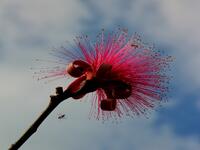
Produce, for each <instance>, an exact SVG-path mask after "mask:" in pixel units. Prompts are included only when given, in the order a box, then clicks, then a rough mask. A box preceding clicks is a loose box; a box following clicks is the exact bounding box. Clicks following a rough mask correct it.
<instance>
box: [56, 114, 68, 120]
mask: <svg viewBox="0 0 200 150" xmlns="http://www.w3.org/2000/svg"><path fill="white" fill-rule="evenodd" d="M65 118H66V115H65V114H58V119H59V120H61V119H65Z"/></svg>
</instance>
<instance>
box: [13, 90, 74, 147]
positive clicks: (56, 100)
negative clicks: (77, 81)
mask: <svg viewBox="0 0 200 150" xmlns="http://www.w3.org/2000/svg"><path fill="white" fill-rule="evenodd" d="M56 94H57V95H53V96H50V102H49V105H48V106H47V108H46V109H45V110H44V111H43V112H42V114H41V115H40V116H39V117H38V118H37V119H36V120H35V122H34V123H33V124H32V125H31V126H30V127H29V128H28V130H27V131H26V132H25V133H24V134H23V135H22V136H21V138H19V139H18V141H17V142H16V143H15V144H12V145H11V147H10V148H9V150H17V149H18V148H20V146H22V145H23V144H24V143H25V142H26V141H27V140H28V138H29V137H31V136H32V135H33V134H34V133H35V132H36V131H37V129H38V127H39V126H40V125H41V123H42V122H43V121H44V120H45V119H46V118H47V116H48V115H49V114H50V113H51V112H52V111H53V110H54V109H55V108H56V107H57V106H58V105H59V104H60V103H61V102H62V101H63V100H65V99H67V98H69V97H71V94H70V92H68V90H66V91H65V92H63V89H62V87H57V88H56Z"/></svg>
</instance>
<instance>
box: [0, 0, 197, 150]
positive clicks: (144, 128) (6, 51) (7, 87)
mask: <svg viewBox="0 0 200 150" xmlns="http://www.w3.org/2000/svg"><path fill="white" fill-rule="evenodd" d="M199 14H200V1H199V0H176V1H175V0H123V1H122V0H101V1H97V0H96V1H94V0H93V1H92V0H56V1H53V0H0V83H1V87H0V149H2V150H4V149H5V150H6V149H8V147H9V146H10V144H12V143H13V142H15V141H16V140H17V138H19V136H20V135H21V134H22V133H23V132H24V131H25V130H26V128H27V127H28V126H29V125H30V124H31V123H32V122H33V120H35V118H36V117H37V116H38V115H39V114H40V112H41V111H42V110H43V109H44V108H45V107H46V106H47V104H48V100H49V98H48V97H49V95H50V94H53V93H54V88H55V87H56V86H59V85H61V86H66V84H67V83H64V82H61V81H55V82H50V83H48V84H45V83H44V82H37V81H36V80H35V79H33V78H32V75H33V72H32V71H31V70H30V67H32V66H35V65H36V62H35V61H33V60H34V59H37V58H42V57H44V56H47V55H49V54H48V53H49V51H50V50H51V49H52V48H53V47H59V46H60V45H62V44H63V43H65V41H67V40H69V41H70V40H71V41H72V39H73V38H74V37H75V36H77V35H80V34H82V33H84V34H87V35H90V36H91V37H94V36H95V35H96V34H97V33H98V32H99V31H100V30H101V29H102V28H104V29H105V30H106V31H108V32H110V31H113V30H114V29H115V28H116V27H117V26H118V25H120V26H123V27H126V28H128V29H129V32H130V33H134V32H137V33H138V34H140V35H141V37H142V38H143V39H144V40H145V41H146V42H148V43H153V44H155V46H156V48H157V49H161V50H164V51H166V52H167V53H168V54H170V55H173V56H175V57H176V60H175V62H174V64H173V68H172V74H173V76H174V78H173V82H172V83H171V88H172V90H171V92H170V98H169V100H168V102H167V103H165V104H163V106H162V107H160V108H157V109H156V111H152V112H151V114H149V115H148V118H149V119H147V118H145V117H142V116H141V117H135V118H132V119H122V121H121V122H119V123H112V122H109V123H102V122H100V121H96V120H89V119H88V112H89V108H90V102H88V101H87V102H83V103H82V102H79V101H72V100H69V101H66V102H63V103H62V104H61V105H60V106H59V107H58V108H57V109H56V110H55V111H54V112H53V113H52V114H51V115H50V116H49V117H48V118H47V119H46V120H45V122H44V123H43V124H42V125H41V127H40V128H39V130H38V132H37V133H36V134H34V135H33V136H32V137H31V138H30V139H29V140H28V141H27V142H26V143H25V144H24V145H23V146H22V147H21V149H22V150H36V149H42V150H55V149H59V150H66V149H69V150H79V149H81V150H88V149H93V150H107V149H113V150H122V149H125V150H197V149H199V147H200V128H199V126H200V92H199V91H200V41H199V39H200V29H199V27H200V17H199ZM60 113H61V114H62V113H64V114H66V119H63V120H58V119H57V117H58V114H60Z"/></svg>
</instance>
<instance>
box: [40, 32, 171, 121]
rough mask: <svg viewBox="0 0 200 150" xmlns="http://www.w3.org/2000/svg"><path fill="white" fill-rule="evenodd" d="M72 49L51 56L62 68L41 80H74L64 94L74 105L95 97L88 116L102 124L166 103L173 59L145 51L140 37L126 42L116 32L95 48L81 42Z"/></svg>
mask: <svg viewBox="0 0 200 150" xmlns="http://www.w3.org/2000/svg"><path fill="white" fill-rule="evenodd" d="M75 46H76V47H75V48H73V49H68V48H65V47H62V48H60V49H59V50H57V51H55V55H56V56H57V58H59V59H61V60H60V61H59V65H63V67H57V68H56V69H54V70H51V72H48V75H47V76H44V78H49V77H56V76H61V75H68V76H71V77H74V78H76V79H75V81H74V82H72V83H71V84H70V85H69V86H68V88H67V89H68V90H70V91H71V92H72V93H73V94H74V96H72V97H73V98H74V99H79V98H82V97H83V96H84V95H86V94H87V93H89V92H95V93H96V94H95V97H93V99H92V108H91V116H95V117H96V118H97V119H101V118H102V119H106V118H110V117H121V116H123V115H127V116H133V115H139V114H144V112H145V110H146V109H149V108H153V107H154V106H155V105H156V104H157V103H159V102H160V101H161V100H162V99H164V98H165V97H166V94H167V91H168V87H167V86H168V85H167V82H168V80H169V77H168V76H167V75H166V73H167V68H168V67H169V64H170V61H172V58H171V57H170V56H165V55H163V54H162V53H161V52H159V51H156V50H154V49H153V48H151V47H149V46H148V45H145V44H144V43H142V41H141V39H140V37H139V36H137V35H134V36H128V33H127V31H124V30H121V29H120V30H118V31H117V32H114V33H112V34H108V35H105V33H104V31H102V32H101V33H100V34H99V35H98V37H97V41H96V42H95V43H92V42H91V41H90V40H89V38H88V36H80V37H77V38H76V39H75ZM84 88H85V89H84Z"/></svg>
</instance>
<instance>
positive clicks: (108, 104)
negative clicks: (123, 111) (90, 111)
mask: <svg viewBox="0 0 200 150" xmlns="http://www.w3.org/2000/svg"><path fill="white" fill-rule="evenodd" d="M116 105H117V101H116V99H104V100H101V109H102V110H104V111H114V110H115V108H116Z"/></svg>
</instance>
